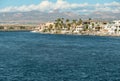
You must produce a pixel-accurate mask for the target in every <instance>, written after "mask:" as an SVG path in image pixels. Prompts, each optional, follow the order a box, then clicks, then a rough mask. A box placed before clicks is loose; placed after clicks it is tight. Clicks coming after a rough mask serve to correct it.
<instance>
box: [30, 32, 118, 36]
mask: <svg viewBox="0 0 120 81" xmlns="http://www.w3.org/2000/svg"><path fill="white" fill-rule="evenodd" d="M31 32H32V31H31ZM33 33H41V34H54V35H81V36H109V37H120V35H118V34H112V35H111V34H96V33H94V34H93V33H79V34H77V33H50V32H40V31H36V32H35V31H34V32H33Z"/></svg>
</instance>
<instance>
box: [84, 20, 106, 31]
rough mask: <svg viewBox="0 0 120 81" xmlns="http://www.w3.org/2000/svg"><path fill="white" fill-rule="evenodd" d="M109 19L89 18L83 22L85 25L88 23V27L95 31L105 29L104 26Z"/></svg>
mask: <svg viewBox="0 0 120 81" xmlns="http://www.w3.org/2000/svg"><path fill="white" fill-rule="evenodd" d="M107 23H108V22H107V21H100V20H87V21H84V22H83V25H84V26H87V25H88V29H92V30H94V31H100V30H102V29H104V26H105V25H106V24H107Z"/></svg>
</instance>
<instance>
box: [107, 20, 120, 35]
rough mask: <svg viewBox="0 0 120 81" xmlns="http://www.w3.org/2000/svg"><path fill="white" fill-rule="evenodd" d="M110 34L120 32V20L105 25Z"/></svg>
mask: <svg viewBox="0 0 120 81" xmlns="http://www.w3.org/2000/svg"><path fill="white" fill-rule="evenodd" d="M105 29H106V30H107V31H108V33H109V34H120V20H115V21H112V22H110V23H109V24H107V25H106V26H105Z"/></svg>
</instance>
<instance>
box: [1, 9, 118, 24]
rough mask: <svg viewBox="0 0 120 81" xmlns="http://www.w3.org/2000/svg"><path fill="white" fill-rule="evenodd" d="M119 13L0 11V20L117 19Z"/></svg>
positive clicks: (26, 21)
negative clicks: (85, 13) (84, 13)
mask: <svg viewBox="0 0 120 81" xmlns="http://www.w3.org/2000/svg"><path fill="white" fill-rule="evenodd" d="M119 14H120V13H112V12H94V13H91V14H87V15H83V14H80V15H78V14H75V13H73V12H59V11H54V12H49V13H47V12H40V11H29V12H2V13H0V22H1V23H2V22H17V23H33V24H38V23H43V22H48V21H54V20H55V19H56V18H69V19H79V18H81V19H88V18H92V19H99V20H117V19H120V15H119Z"/></svg>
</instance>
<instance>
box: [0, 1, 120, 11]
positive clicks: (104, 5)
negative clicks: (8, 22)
mask: <svg viewBox="0 0 120 81" xmlns="http://www.w3.org/2000/svg"><path fill="white" fill-rule="evenodd" d="M33 10H35V11H41V12H54V11H55V10H59V11H61V12H68V11H69V12H76V13H92V12H97V11H103V12H113V13H120V0H0V12H16V11H20V12H27V11H33Z"/></svg>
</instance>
